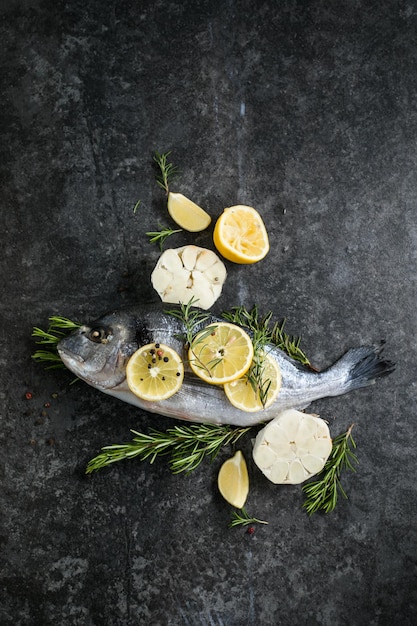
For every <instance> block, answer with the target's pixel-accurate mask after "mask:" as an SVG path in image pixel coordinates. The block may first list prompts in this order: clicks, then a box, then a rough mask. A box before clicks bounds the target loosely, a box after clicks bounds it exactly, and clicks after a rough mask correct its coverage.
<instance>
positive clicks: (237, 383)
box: [224, 354, 282, 413]
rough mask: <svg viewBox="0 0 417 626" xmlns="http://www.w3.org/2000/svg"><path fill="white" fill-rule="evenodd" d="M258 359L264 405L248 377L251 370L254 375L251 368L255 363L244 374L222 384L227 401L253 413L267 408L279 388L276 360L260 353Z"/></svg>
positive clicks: (279, 380) (279, 381)
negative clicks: (260, 369)
mask: <svg viewBox="0 0 417 626" xmlns="http://www.w3.org/2000/svg"><path fill="white" fill-rule="evenodd" d="M260 359H261V367H262V376H261V383H260V384H261V387H262V389H264V390H267V392H266V401H265V404H264V405H263V404H262V402H261V397H260V394H259V389H256V390H255V389H254V388H253V386H252V384H251V381H250V379H249V378H250V376H251V371H252V375H254V370H253V368H256V364H255V363H252V365H251V368H250V369H249V371H248V373H247V374H246V375H245V376H243V377H242V378H238V379H237V380H234V381H232V382H230V383H226V384H225V385H224V390H225V393H226V396H227V398H228V400H229V402H231V403H232V404H233V406H235V407H236V408H238V409H240V410H241V411H247V412H248V413H253V412H255V411H262V409H267V408H268V407H270V406H271V404H273V402H274V401H275V400H276V398H277V396H278V394H279V390H280V389H281V381H282V376H281V370H280V368H279V365H278V363H277V362H276V360H275V359H274V358H273V357H272V356H271V355H270V354H266V355H261V356H260Z"/></svg>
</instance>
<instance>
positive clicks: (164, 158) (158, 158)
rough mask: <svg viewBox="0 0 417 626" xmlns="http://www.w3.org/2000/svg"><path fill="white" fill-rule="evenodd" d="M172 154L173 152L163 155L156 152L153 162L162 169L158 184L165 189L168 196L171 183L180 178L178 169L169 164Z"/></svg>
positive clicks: (157, 179)
mask: <svg viewBox="0 0 417 626" xmlns="http://www.w3.org/2000/svg"><path fill="white" fill-rule="evenodd" d="M170 154H171V152H165V153H163V154H159V152H155V154H154V157H153V160H154V161H155V163H156V164H157V166H158V167H159V169H160V174H159V175H158V176H157V177H156V182H157V183H158V185H159V186H160V187H162V189H164V191H165V193H166V194H167V195H168V194H169V185H170V183H171V182H172V181H173V180H174V178H176V177H177V176H178V168H177V167H175V166H174V165H172V163H168V157H169V155H170Z"/></svg>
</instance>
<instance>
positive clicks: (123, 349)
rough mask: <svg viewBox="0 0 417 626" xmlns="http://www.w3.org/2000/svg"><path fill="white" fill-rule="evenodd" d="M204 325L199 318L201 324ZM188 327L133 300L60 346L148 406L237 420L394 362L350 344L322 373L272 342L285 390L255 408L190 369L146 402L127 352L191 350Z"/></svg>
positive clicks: (111, 386) (88, 371) (362, 381)
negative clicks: (169, 390) (132, 380)
mask: <svg viewBox="0 0 417 626" xmlns="http://www.w3.org/2000/svg"><path fill="white" fill-rule="evenodd" d="M171 306H172V305H171ZM216 321H219V318H215V317H210V318H209V319H208V320H206V321H205V322H204V325H207V324H209V323H215V322H216ZM199 329H200V327H199V326H196V329H195V330H199ZM183 333H184V326H183V324H182V322H181V320H179V319H177V318H176V317H173V316H172V315H169V314H167V313H165V312H164V311H163V309H162V305H161V304H158V305H147V306H145V305H135V306H130V307H125V308H122V309H119V310H117V311H113V312H110V313H107V314H106V315H104V316H103V317H100V318H99V319H97V320H96V321H94V322H92V323H91V324H87V325H85V326H81V327H80V328H78V329H77V330H75V331H74V332H72V333H71V334H70V335H68V336H67V337H65V338H64V339H62V340H61V341H60V343H59V344H58V352H59V355H60V357H61V359H62V361H63V362H64V363H65V365H66V366H67V367H68V369H70V370H71V371H72V372H73V373H74V374H76V375H77V376H78V377H79V378H81V379H82V380H84V381H85V382H87V383H88V384H90V385H92V386H93V387H95V388H96V389H99V390H100V391H103V392H104V393H107V394H110V395H112V396H114V397H116V398H120V400H124V401H125V402H128V403H130V404H134V405H135V406H138V407H140V408H141V409H144V410H145V411H149V412H151V413H158V414H160V415H165V416H168V417H174V418H177V419H182V420H188V421H190V422H203V423H212V424H232V425H235V426H250V425H254V424H258V423H260V422H267V421H269V420H271V419H273V418H274V417H276V416H277V415H278V414H279V413H280V412H281V411H283V410H285V409H304V408H305V407H307V406H308V405H309V404H310V403H311V402H313V401H314V400H318V399H319V398H326V397H329V396H340V395H342V394H345V393H348V392H349V391H353V390H355V389H359V388H360V387H366V386H368V385H371V384H372V383H374V382H375V380H376V379H377V378H379V377H381V376H384V375H386V374H389V373H390V372H391V371H393V369H394V365H393V363H391V362H390V361H386V360H384V359H383V358H382V356H381V350H380V349H379V348H375V347H369V346H362V347H360V348H354V349H352V350H349V351H348V352H347V353H346V354H345V355H344V356H342V358H341V359H339V360H338V361H337V362H336V363H335V364H334V365H332V366H331V367H329V368H328V369H326V370H325V371H323V372H319V373H317V372H314V371H312V370H311V369H310V368H308V367H305V366H303V365H301V364H300V363H299V362H298V361H294V360H293V359H291V358H290V357H288V356H287V355H286V354H285V353H284V352H282V351H281V350H279V349H278V348H276V347H274V346H268V347H267V348H266V350H267V351H268V352H269V353H270V354H271V355H272V356H273V357H274V358H275V359H276V360H277V362H278V364H279V366H280V368H281V373H282V386H281V390H280V392H279V394H278V397H277V399H276V401H275V402H274V403H273V404H272V405H271V406H270V407H269V408H268V409H265V410H262V411H259V412H256V413H247V412H244V411H241V410H240V409H237V408H235V407H234V406H233V405H232V404H230V402H229V401H228V399H227V397H226V395H225V393H224V391H223V388H222V387H218V386H216V385H210V384H207V383H205V382H203V381H202V380H201V379H200V378H198V377H196V376H195V375H194V374H192V373H191V372H190V371H187V372H186V375H185V378H184V382H183V385H182V387H181V389H180V390H179V391H178V392H177V393H176V394H175V395H173V396H172V397H171V398H168V399H167V400H162V401H160V402H148V401H145V400H141V399H140V398H138V397H137V396H135V395H134V394H133V393H132V392H131V391H130V390H129V388H128V385H127V382H126V374H125V369H126V364H127V361H128V360H129V357H130V356H131V355H132V354H133V353H134V352H135V351H136V350H137V349H138V348H139V347H140V346H143V345H146V344H148V343H154V342H155V343H164V344H167V345H169V346H171V347H172V348H173V349H174V350H176V351H177V352H178V353H179V354H184V355H185V352H184V341H182V340H181V337H182V336H183ZM184 359H185V356H184Z"/></svg>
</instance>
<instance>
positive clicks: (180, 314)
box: [165, 296, 221, 375]
mask: <svg viewBox="0 0 417 626" xmlns="http://www.w3.org/2000/svg"><path fill="white" fill-rule="evenodd" d="M197 302H198V299H196V298H194V296H193V297H192V298H191V300H190V301H189V302H188V303H187V304H181V305H180V307H179V309H173V310H171V311H165V313H167V314H168V315H172V316H173V317H176V318H177V319H179V320H181V322H182V323H183V324H184V326H185V331H184V334H183V335H182V337H181V339H182V340H183V341H184V342H185V344H186V346H188V347H189V348H190V350H191V353H192V355H193V363H194V364H195V366H196V367H198V368H200V369H202V370H204V371H205V372H206V373H207V375H210V372H211V370H212V369H213V368H214V367H215V366H216V365H217V364H218V363H220V361H221V357H219V358H217V359H213V360H212V361H210V362H209V363H207V364H206V363H204V362H203V361H202V360H201V359H200V357H199V354H198V353H197V348H198V347H199V346H201V344H202V343H203V341H204V339H206V338H207V337H209V336H210V335H211V334H212V333H213V332H215V330H216V328H217V326H216V324H210V325H209V326H206V328H204V329H202V330H198V327H200V326H201V325H202V324H203V323H204V322H205V321H206V320H208V319H209V318H210V315H208V314H207V313H204V312H203V311H202V310H201V309H198V308H195V305H196V303H197ZM201 347H202V348H204V346H201Z"/></svg>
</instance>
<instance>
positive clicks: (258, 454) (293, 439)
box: [253, 409, 332, 485]
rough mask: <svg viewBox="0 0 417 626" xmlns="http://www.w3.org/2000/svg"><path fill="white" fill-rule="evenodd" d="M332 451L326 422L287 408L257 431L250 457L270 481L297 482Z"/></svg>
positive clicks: (319, 467)
mask: <svg viewBox="0 0 417 626" xmlns="http://www.w3.org/2000/svg"><path fill="white" fill-rule="evenodd" d="M331 451H332V440H331V437H330V432H329V427H328V426H327V424H326V422H325V421H324V420H322V419H321V418H320V417H318V416H316V415H310V414H308V413H302V412H301V411H296V410H295V409H289V410H287V411H283V412H282V413H281V414H280V415H279V416H278V417H276V418H275V419H273V420H272V421H271V422H269V424H267V425H266V426H265V428H263V429H262V430H260V431H259V433H258V434H257V436H256V440H255V445H254V447H253V460H254V461H255V463H256V465H257V466H258V467H259V469H260V470H261V471H262V472H263V473H264V474H265V476H266V477H267V478H268V479H269V480H270V481H271V482H273V483H276V484H288V485H298V484H299V483H302V482H304V481H305V480H307V479H308V478H310V477H311V476H314V475H315V474H318V472H320V471H321V470H322V469H323V467H324V465H325V463H326V461H327V459H328V458H329V456H330V453H331Z"/></svg>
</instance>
